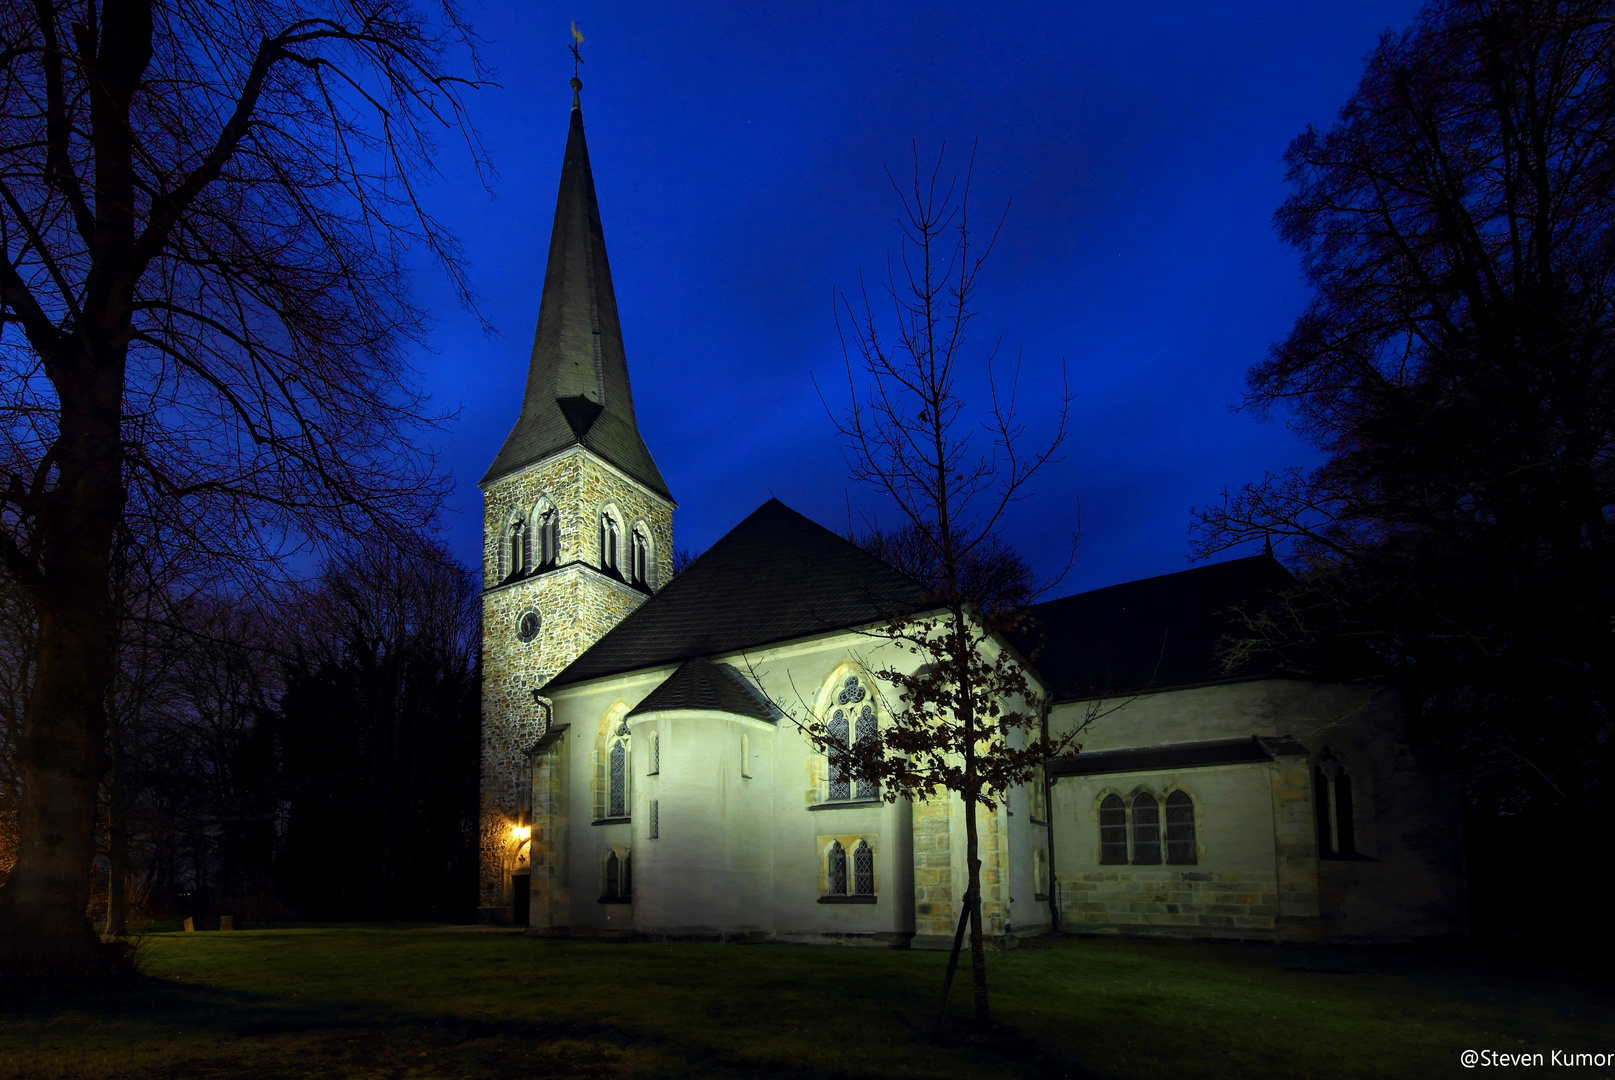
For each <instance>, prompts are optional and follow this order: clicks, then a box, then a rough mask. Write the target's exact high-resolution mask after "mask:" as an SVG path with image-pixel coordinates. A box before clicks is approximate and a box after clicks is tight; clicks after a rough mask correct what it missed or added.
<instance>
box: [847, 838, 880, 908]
mask: <svg viewBox="0 0 1615 1080" xmlns="http://www.w3.org/2000/svg"><path fill="white" fill-rule="evenodd" d="M852 891H853V894H854V895H856V896H874V895H875V852H874V850H873V849H871V848H870V846H869V841H867V840H860V841H858V846H857V847H855V848H853V850H852Z"/></svg>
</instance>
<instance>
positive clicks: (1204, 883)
mask: <svg viewBox="0 0 1615 1080" xmlns="http://www.w3.org/2000/svg"><path fill="white" fill-rule="evenodd" d="M1058 888H1059V896H1060V919H1061V923H1062V925H1063V926H1064V928H1065V929H1067V930H1076V931H1081V932H1087V933H1092V932H1096V931H1097V932H1104V931H1107V930H1108V931H1111V932H1129V931H1139V930H1142V929H1144V928H1146V927H1147V928H1149V930H1150V931H1151V932H1159V931H1162V930H1166V931H1168V932H1170V929H1172V928H1181V929H1182V931H1184V932H1187V933H1190V934H1193V935H1194V936H1197V937H1271V936H1272V935H1273V933H1274V928H1275V926H1276V925H1277V922H1276V920H1277V918H1278V914H1279V901H1278V896H1279V894H1278V882H1277V880H1276V877H1275V875H1273V874H1262V873H1257V872H1251V871H1244V872H1224V873H1209V872H1205V871H1195V870H1169V869H1165V868H1162V869H1160V870H1134V869H1132V868H1130V867H1117V868H1116V869H1115V870H1106V871H1092V872H1089V873H1084V874H1077V875H1072V876H1069V877H1067V876H1065V875H1061V877H1060V880H1059V884H1058Z"/></svg>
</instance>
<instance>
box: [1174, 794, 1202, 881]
mask: <svg viewBox="0 0 1615 1080" xmlns="http://www.w3.org/2000/svg"><path fill="white" fill-rule="evenodd" d="M1166 861H1167V862H1169V863H1171V864H1172V865H1174V866H1193V865H1194V864H1195V863H1196V862H1198V861H1199V859H1198V858H1197V857H1196V855H1195V843H1194V799H1192V798H1190V797H1189V793H1188V792H1187V791H1174V792H1173V793H1172V794H1170V795H1168V796H1167V797H1166Z"/></svg>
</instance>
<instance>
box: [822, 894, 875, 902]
mask: <svg viewBox="0 0 1615 1080" xmlns="http://www.w3.org/2000/svg"><path fill="white" fill-rule="evenodd" d="M874 902H875V898H874V897H873V896H864V895H858V896H821V897H819V903H821V904H873V903H874Z"/></svg>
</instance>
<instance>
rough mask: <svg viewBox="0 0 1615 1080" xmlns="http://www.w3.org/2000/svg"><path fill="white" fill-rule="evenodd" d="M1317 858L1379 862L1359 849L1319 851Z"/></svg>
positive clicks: (1327, 860) (1329, 860)
mask: <svg viewBox="0 0 1615 1080" xmlns="http://www.w3.org/2000/svg"><path fill="white" fill-rule="evenodd" d="M1318 858H1319V859H1322V860H1323V861H1324V862H1379V860H1378V859H1376V858H1374V856H1372V855H1364V854H1363V853H1362V852H1360V851H1320V852H1318Z"/></svg>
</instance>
